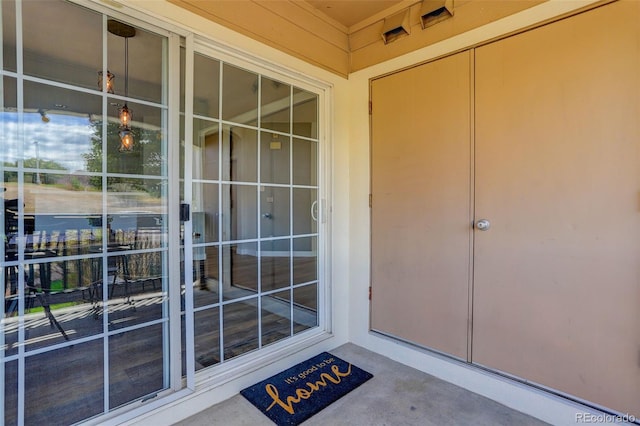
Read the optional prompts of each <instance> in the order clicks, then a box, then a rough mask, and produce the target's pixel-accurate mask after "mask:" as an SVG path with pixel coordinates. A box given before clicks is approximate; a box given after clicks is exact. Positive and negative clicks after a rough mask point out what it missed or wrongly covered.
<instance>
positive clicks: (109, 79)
mask: <svg viewBox="0 0 640 426" xmlns="http://www.w3.org/2000/svg"><path fill="white" fill-rule="evenodd" d="M114 78H115V75H113V74H111V72H109V71H107V93H113V79H114ZM98 88H99V89H100V90H102V71H98Z"/></svg>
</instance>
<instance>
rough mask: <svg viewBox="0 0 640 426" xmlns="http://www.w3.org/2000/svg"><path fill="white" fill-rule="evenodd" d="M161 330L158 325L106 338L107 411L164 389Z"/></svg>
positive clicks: (160, 325) (161, 327)
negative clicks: (107, 364) (107, 357)
mask: <svg viewBox="0 0 640 426" xmlns="http://www.w3.org/2000/svg"><path fill="white" fill-rule="evenodd" d="M162 329H163V325H162V324H158V325H152V326H148V327H143V328H139V329H136V330H132V331H128V332H125V333H119V334H114V335H111V336H109V407H110V408H111V409H113V408H115V407H118V406H120V405H123V404H126V403H127V402H130V401H133V400H135V399H137V398H141V397H143V396H146V395H149V394H152V393H156V392H158V391H160V390H162V389H163V388H164V383H166V382H167V380H166V379H165V377H164V373H163V364H164V362H165V360H164V353H165V351H164V350H163V342H164V339H163V333H162ZM133 354H137V356H132V355H133ZM141 354H144V356H140V355H141Z"/></svg>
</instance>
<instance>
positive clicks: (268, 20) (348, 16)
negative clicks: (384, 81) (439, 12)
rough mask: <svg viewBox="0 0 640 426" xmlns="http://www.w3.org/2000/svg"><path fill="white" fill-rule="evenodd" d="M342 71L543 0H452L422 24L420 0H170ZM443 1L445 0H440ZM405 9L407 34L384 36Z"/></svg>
mask: <svg viewBox="0 0 640 426" xmlns="http://www.w3.org/2000/svg"><path fill="white" fill-rule="evenodd" d="M168 1H169V2H171V3H173V4H175V5H178V6H180V7H182V8H185V9H187V10H189V11H191V12H193V13H195V14H197V15H200V16H202V17H204V18H206V19H209V20H211V21H213V22H216V23H218V24H220V25H223V26H225V27H227V28H230V29H232V30H234V31H236V32H239V33H241V34H243V35H245V36H248V37H250V38H253V39H254V40H257V41H260V42H262V43H265V44H267V45H269V46H271V47H274V48H276V49H279V50H281V51H283V52H286V53H288V54H290V55H292V56H295V57H297V58H299V59H302V60H304V61H306V62H309V63H311V64H314V65H316V66H319V67H321V68H324V69H326V70H328V71H331V72H333V73H335V74H338V75H341V76H343V77H348V75H349V74H350V73H352V72H354V71H358V70H361V69H363V68H366V67H368V66H371V65H374V64H377V63H380V62H383V61H385V60H388V59H392V58H394V57H397V56H401V55H403V54H406V53H409V52H411V51H414V50H416V49H419V48H422V47H425V46H428V45H430V44H433V43H436V42H438V41H441V40H444V39H446V38H449V37H452V36H454V35H457V34H461V33H463V32H466V31H469V30H472V29H474V28H477V27H479V26H481V25H484V24H487V23H489V22H492V21H495V20H497V19H500V18H503V17H506V16H509V15H511V14H514V13H517V12H520V11H522V10H524V9H527V8H529V7H532V6H535V5H537V4H540V3H543V2H545V1H547V0H509V1H505V0H453V1H454V10H455V13H454V16H452V17H450V18H449V19H445V20H443V21H441V22H439V23H437V24H436V25H433V26H431V27H428V28H426V29H423V28H422V25H421V19H420V9H421V6H422V4H423V1H425V2H426V1H429V2H433V1H437V0H233V1H220V0H168ZM439 1H441V2H444V0H439ZM398 13H403V14H404V13H407V14H408V17H409V20H408V22H409V25H408V26H409V34H406V36H403V37H400V38H398V39H396V40H395V41H393V42H392V43H386V44H385V42H384V41H383V39H382V33H383V27H384V21H385V18H389V17H392V16H394V15H396V14H398Z"/></svg>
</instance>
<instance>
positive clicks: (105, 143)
mask: <svg viewBox="0 0 640 426" xmlns="http://www.w3.org/2000/svg"><path fill="white" fill-rule="evenodd" d="M45 3H46V4H45ZM0 7H2V23H3V30H2V37H3V43H2V46H3V47H2V48H3V58H4V61H3V63H2V66H3V68H2V70H0V71H1V72H2V76H1V78H2V87H1V89H2V90H0V92H2V94H3V98H2V105H1V108H0V169H1V170H0V172H1V173H0V186H2V192H1V193H0V194H1V195H2V197H3V204H4V206H3V207H4V208H3V209H2V215H1V216H2V219H3V222H4V228H3V229H4V231H3V237H4V238H3V239H4V244H3V246H2V249H1V253H2V255H3V256H2V259H0V262H1V267H2V268H1V270H2V286H3V287H2V288H3V292H2V294H1V297H0V299H2V300H3V303H2V308H1V309H2V311H0V314H1V315H0V318H1V319H2V322H1V327H0V359H1V362H2V366H1V368H3V369H4V372H5V374H4V378H5V380H4V382H3V383H0V386H2V387H3V389H1V390H2V392H0V394H2V395H3V396H4V404H5V407H4V410H2V412H3V414H2V415H3V419H2V420H1V421H0V423H2V422H4V424H8V425H14V424H31V423H33V424H35V423H43V422H45V423H46V422H50V420H51V419H52V418H55V419H56V422H57V423H61V424H71V423H76V422H82V421H84V420H86V419H88V418H90V417H94V416H99V415H102V414H104V413H106V412H109V411H111V410H113V409H115V408H116V407H119V406H121V405H124V404H128V403H131V402H132V401H135V400H138V399H140V398H143V397H144V396H147V395H149V394H155V393H157V392H159V391H161V390H165V389H168V388H169V375H168V371H169V369H168V366H169V362H168V361H169V359H168V356H167V354H168V352H169V347H168V341H169V339H168V335H167V330H168V327H167V325H168V323H169V316H168V312H169V310H168V303H169V301H168V293H167V290H168V282H167V276H168V272H167V271H168V259H167V257H168V256H167V250H168V244H169V242H168V238H167V229H168V217H167V211H168V209H167V206H168V192H167V191H168V166H167V164H168V158H167V136H166V135H167V133H168V132H167V117H168V105H167V103H166V97H165V93H166V92H167V90H166V86H167V84H166V73H165V71H164V70H165V69H166V64H167V61H168V39H167V37H166V35H159V34H155V33H152V32H150V31H148V30H146V29H143V28H139V27H133V26H130V25H128V24H127V23H124V22H119V21H115V20H113V19H111V18H110V17H108V16H105V15H102V14H100V13H97V12H94V11H90V10H88V9H86V8H83V7H80V6H77V5H75V4H73V3H69V2H65V1H61V0H51V1H50V2H44V3H43V2H26V1H24V2H15V3H14V2H11V1H3V2H2V3H1V4H0ZM17 8H21V13H17ZM20 17H22V20H16V19H17V18H18V19H19V18H20ZM70 21H73V22H74V23H77V25H75V26H74V31H73V32H72V33H70V32H69V31H68V28H66V25H67V24H66V23H67V22H70ZM114 25H115V27H114ZM35 28H37V31H36V30H35ZM118 28H119V29H118ZM125 30H126V31H125ZM123 31H125V32H123ZM125 33H126V34H128V35H127V36H126V37H125V36H124V34H125ZM70 34H72V35H73V36H71V35H70ZM20 38H21V39H22V42H23V44H22V49H18V50H16V49H17V47H16V40H18V39H20ZM125 38H126V40H125ZM51 40H56V43H54V44H53V45H52V44H51V42H50V41H51ZM104 42H106V46H107V50H106V51H104V52H103V44H104ZM126 44H128V49H125V45H126ZM56 46H57V47H56ZM18 47H20V45H18ZM16 54H17V56H16ZM127 55H128V57H127ZM103 58H107V60H106V61H104V62H103ZM128 59H131V61H130V63H129V64H128V66H124V63H125V62H128ZM107 70H108V71H109V72H108V74H111V80H110V81H109V83H108V80H109V79H104V80H101V78H100V77H101V75H107V74H105V71H107ZM7 72H9V73H10V74H11V75H7ZM13 73H19V77H20V78H17V79H16V78H15V77H14V74H13ZM125 104H127V105H128V107H129V108H130V110H131V111H133V116H132V118H131V120H130V121H127V122H126V123H125V122H124V121H123V120H122V117H121V115H120V111H119V110H120V109H121V107H122V106H123V105H125ZM125 126H127V127H126V130H128V131H129V132H130V134H131V135H133V146H132V149H131V150H130V151H125V150H123V149H122V146H123V143H122V137H123V136H122V135H123V133H122V131H123V130H124V129H125ZM176 263H177V262H176ZM61 395H64V397H61Z"/></svg>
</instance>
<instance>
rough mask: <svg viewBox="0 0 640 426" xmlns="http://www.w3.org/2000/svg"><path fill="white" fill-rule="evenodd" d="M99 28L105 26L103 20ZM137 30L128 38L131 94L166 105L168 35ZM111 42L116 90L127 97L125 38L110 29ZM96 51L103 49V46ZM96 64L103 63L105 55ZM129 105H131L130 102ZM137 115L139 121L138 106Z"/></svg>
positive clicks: (109, 65) (110, 66)
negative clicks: (165, 79)
mask: <svg viewBox="0 0 640 426" xmlns="http://www.w3.org/2000/svg"><path fill="white" fill-rule="evenodd" d="M97 28H102V22H100V24H99V26H98V27H97ZM135 31H136V34H135V36H133V37H129V38H128V44H129V46H128V49H129V54H128V60H129V64H128V65H129V67H128V77H129V84H128V95H127V96H129V97H131V98H136V99H143V100H145V101H151V102H156V103H164V104H166V99H163V93H162V85H163V82H164V81H163V70H164V68H163V64H162V60H163V57H166V50H167V43H166V38H165V37H162V36H160V35H157V34H153V33H150V32H148V31H145V30H143V29H141V28H136V29H135ZM107 44H108V46H109V48H108V50H107V53H108V58H107V69H108V70H109V71H111V72H112V73H113V74H114V75H115V76H116V77H115V82H114V93H115V94H116V95H120V96H125V38H124V37H120V36H117V35H115V34H112V33H110V32H107ZM98 45H100V44H98ZM90 46H97V45H96V44H93V45H90ZM96 50H98V52H100V50H99V49H96ZM96 63H97V64H102V57H100V60H99V61H98V62H96ZM94 84H95V83H94ZM94 87H95V86H94ZM129 106H131V104H130V103H129ZM138 109H139V107H138ZM133 114H134V120H135V119H136V110H135V109H134V110H133ZM136 140H138V139H136Z"/></svg>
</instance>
